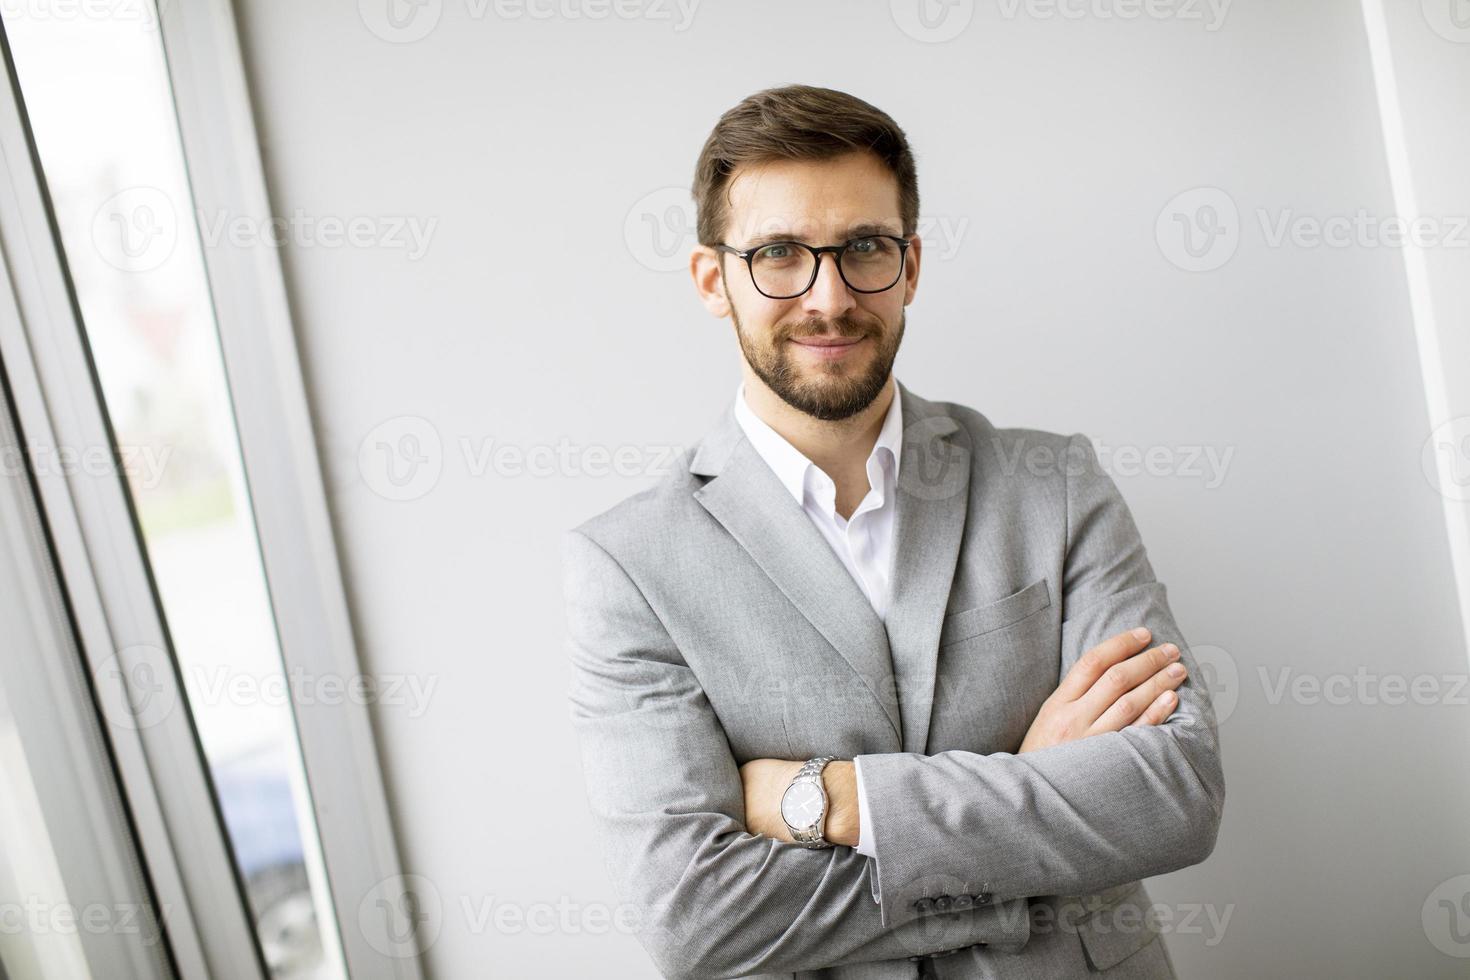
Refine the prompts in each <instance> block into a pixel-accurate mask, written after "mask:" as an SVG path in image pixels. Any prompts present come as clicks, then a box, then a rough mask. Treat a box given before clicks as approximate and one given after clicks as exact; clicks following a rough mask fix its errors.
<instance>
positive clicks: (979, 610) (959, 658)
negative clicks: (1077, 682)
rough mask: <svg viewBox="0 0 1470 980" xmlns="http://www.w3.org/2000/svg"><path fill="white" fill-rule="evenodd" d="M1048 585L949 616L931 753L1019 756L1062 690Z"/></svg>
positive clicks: (943, 629)
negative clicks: (1043, 712) (1049, 701)
mask: <svg viewBox="0 0 1470 980" xmlns="http://www.w3.org/2000/svg"><path fill="white" fill-rule="evenodd" d="M1056 611H1057V610H1056V609H1055V608H1054V607H1053V604H1052V596H1051V588H1050V586H1049V585H1048V583H1047V580H1046V579H1045V578H1039V579H1037V580H1036V581H1035V582H1032V583H1031V584H1030V585H1027V586H1025V587H1024V588H1021V589H1019V590H1018V591H1016V592H1013V593H1011V594H1010V595H1007V596H1004V597H1003V598H1000V599H996V600H994V601H993V602H988V603H985V604H983V605H979V606H973V607H971V608H969V609H962V610H960V611H959V612H956V613H951V614H950V615H949V616H946V617H945V619H944V623H943V625H942V627H941V629H940V634H939V661H938V664H937V665H936V669H937V676H936V678H935V680H936V685H935V692H934V698H935V705H934V714H933V716H932V717H931V719H930V731H929V749H930V750H931V751H941V750H943V749H947V748H958V749H966V750H968V751H971V752H1014V751H1016V749H1018V748H1019V747H1020V745H1021V742H1022V740H1023V739H1024V738H1025V736H1026V732H1027V730H1028V729H1029V728H1030V727H1031V722H1032V721H1034V720H1035V718H1036V714H1037V712H1038V711H1040V710H1041V705H1042V703H1043V702H1044V701H1045V700H1046V699H1047V698H1048V697H1050V696H1051V693H1052V692H1053V691H1055V690H1056V688H1057V684H1058V683H1059V682H1060V680H1059V677H1058V674H1059V671H1060V668H1061V646H1060V644H1061V636H1060V626H1059V624H1058V623H1057V616H1055V615H1053V613H1055V612H1056Z"/></svg>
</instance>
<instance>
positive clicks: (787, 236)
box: [745, 221, 903, 251]
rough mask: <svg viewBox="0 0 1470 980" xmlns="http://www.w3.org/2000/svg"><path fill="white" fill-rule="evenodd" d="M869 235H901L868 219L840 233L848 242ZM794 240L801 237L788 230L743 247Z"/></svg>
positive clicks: (764, 236) (760, 238) (843, 239)
mask: <svg viewBox="0 0 1470 980" xmlns="http://www.w3.org/2000/svg"><path fill="white" fill-rule="evenodd" d="M870 235H892V236H893V237H895V238H902V237H903V236H902V235H900V234H899V233H898V232H896V231H892V230H891V229H889V228H888V227H887V226H886V225H881V224H874V223H873V222H870V221H868V222H863V223H862V224H856V225H853V226H852V227H850V228H848V229H847V230H846V231H844V232H843V233H842V241H844V242H850V241H852V240H853V239H854V238H866V237H868V236H870ZM796 241H801V239H799V238H793V237H791V232H789V231H783V232H776V233H774V234H770V235H762V236H760V237H759V238H756V239H754V240H752V241H750V242H748V243H746V246H745V249H746V250H747V251H748V250H750V249H754V248H760V247H761V246H762V245H770V244H772V243H773V242H796ZM802 244H804V245H805V244H808V243H806V242H802Z"/></svg>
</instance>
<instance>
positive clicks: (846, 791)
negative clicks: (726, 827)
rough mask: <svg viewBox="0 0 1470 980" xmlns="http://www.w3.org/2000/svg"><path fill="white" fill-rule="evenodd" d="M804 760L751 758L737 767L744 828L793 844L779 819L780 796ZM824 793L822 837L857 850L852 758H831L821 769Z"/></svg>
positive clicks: (854, 777)
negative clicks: (825, 801) (741, 793)
mask: <svg viewBox="0 0 1470 980" xmlns="http://www.w3.org/2000/svg"><path fill="white" fill-rule="evenodd" d="M805 764H806V760H805V759H801V760H798V761H796V762H789V761H787V760H785V759H751V760H750V761H749V762H747V763H746V764H745V765H743V766H741V767H740V783H741V786H742V788H743V789H744V790H745V829H746V830H748V831H750V832H751V833H752V834H760V835H761V836H764V837H770V838H772V839H773V840H779V841H784V842H786V843H788V844H794V843H796V841H795V839H793V838H792V836H791V831H789V830H787V829H786V821H784V820H782V819H781V797H782V796H783V795H785V793H786V787H788V786H790V785H791V780H792V778H793V777H795V775H796V774H797V772H798V771H799V770H800V769H801V767H802V766H803V765H805ZM822 788H823V789H825V790H826V791H827V816H826V818H825V820H824V821H823V827H822V836H823V837H825V838H827V840H829V841H831V842H832V843H833V844H839V845H843V846H846V847H856V846H857V842H858V805H857V774H856V772H854V770H853V763H852V760H851V759H833V760H832V761H831V762H829V763H827V765H826V766H825V767H823V769H822Z"/></svg>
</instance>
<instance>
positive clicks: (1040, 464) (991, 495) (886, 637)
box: [564, 86, 1225, 980]
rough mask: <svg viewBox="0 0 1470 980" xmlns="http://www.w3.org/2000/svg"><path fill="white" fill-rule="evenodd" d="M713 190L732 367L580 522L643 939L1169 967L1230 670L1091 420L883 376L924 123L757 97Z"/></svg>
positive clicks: (704, 958)
mask: <svg viewBox="0 0 1470 980" xmlns="http://www.w3.org/2000/svg"><path fill="white" fill-rule="evenodd" d="M694 194H695V199H696V204H697V207H698V233H699V242H700V244H699V246H698V247H697V248H695V249H694V252H693V254H692V256H691V263H690V267H691V271H692V273H693V277H694V284H695V287H696V289H697V290H698V292H699V295H700V297H701V299H702V300H703V302H704V304H705V306H706V308H707V309H708V310H709V311H710V313H712V314H713V315H715V316H716V317H720V318H724V317H727V316H728V317H729V318H730V319H731V321H732V324H733V326H734V329H735V335H736V339H737V341H738V343H739V347H740V351H741V354H742V361H741V372H742V377H743V379H744V380H743V382H742V384H741V386H740V389H739V390H738V391H737V393H736V398H735V401H734V404H732V405H731V407H730V408H729V409H727V410H726V411H725V413H724V414H723V416H722V417H721V419H720V420H719V422H718V423H717V424H716V425H715V427H714V429H713V430H712V431H711V432H710V433H709V434H708V435H707V436H706V437H705V438H704V439H703V440H702V441H701V442H700V443H699V444H698V445H697V446H695V447H694V448H693V449H692V450H691V451H690V452H689V453H686V454H685V455H683V456H681V457H680V460H679V462H678V464H677V465H676V466H675V467H674V473H673V474H672V476H670V477H669V478H667V479H665V480H664V481H662V482H661V483H660V484H659V485H657V486H655V487H653V488H652V489H649V490H647V491H644V492H642V493H639V494H636V495H635V496H633V497H630V498H629V499H627V500H625V501H623V502H622V503H620V504H619V505H617V506H616V507H614V508H612V509H611V510H609V511H607V512H606V513H603V514H601V515H599V516H597V517H595V518H593V519H591V520H588V521H586V522H585V523H583V524H582V525H581V526H580V527H578V528H576V529H575V530H573V531H571V532H569V533H568V534H567V536H566V538H565V540H564V547H565V552H564V559H565V568H566V602H567V611H568V627H569V631H570V643H569V653H570V658H571V664H572V668H573V675H572V687H571V690H570V699H571V703H572V717H573V722H574V724H575V726H576V729H577V733H578V737H579V741H580V745H581V751H582V762H583V769H584V775H585V778H586V781H587V786H588V795H589V799H590V801H591V806H592V811H593V814H594V816H595V818H596V824H597V827H598V830H599V833H600V835H601V837H602V844H603V846H604V848H605V853H606V856H607V861H608V867H609V870H610V872H611V874H612V876H613V880H614V884H615V886H616V889H617V892H618V894H619V896H620V897H621V898H622V899H623V901H625V902H626V903H628V904H629V905H630V906H631V907H632V909H633V910H634V911H635V912H636V913H637V922H638V935H639V938H640V940H641V941H642V942H643V944H644V945H645V947H646V948H647V949H648V951H649V953H650V954H651V956H652V957H653V959H654V961H655V962H656V964H657V966H658V967H659V969H660V970H661V971H662V972H663V973H664V975H665V976H670V977H730V976H757V975H759V976H767V975H778V976H796V977H803V978H816V977H822V978H839V980H875V978H911V977H916V976H940V977H951V978H986V977H1007V978H1017V977H1021V978H1037V980H1043V978H1044V980H1057V978H1068V977H1092V976H1097V975H1103V976H1108V977H1129V978H1160V977H1172V976H1173V975H1174V973H1173V969H1172V965H1171V962H1170V960H1169V957H1168V954H1167V953H1166V951H1165V949H1164V944H1163V941H1162V939H1160V938H1159V936H1158V932H1157V929H1158V926H1157V922H1156V920H1155V919H1154V918H1150V917H1148V916H1147V915H1145V913H1146V911H1147V909H1148V907H1149V905H1150V899H1149V897H1148V895H1147V892H1146V891H1145V890H1144V888H1143V886H1142V883H1141V880H1140V879H1142V878H1144V877H1147V876H1149V875H1155V874H1161V873H1164V872H1168V871H1172V870H1175V869H1178V868H1182V867H1186V866H1188V865H1191V864H1195V863H1198V862H1200V861H1202V860H1204V859H1205V858H1206V857H1207V856H1208V855H1209V854H1210V852H1211V850H1212V849H1213V847H1214V842H1215V835H1216V831H1217V828H1218V825H1219V820H1220V813H1221V808H1222V806H1223V802H1224V792H1225V789H1224V779H1223V775H1222V772H1221V766H1220V759H1219V752H1218V746H1217V738H1216V727H1215V718H1214V713H1213V710H1212V708H1211V705H1210V701H1209V697H1208V694H1207V692H1206V690H1205V689H1204V687H1203V686H1202V685H1201V684H1200V681H1199V677H1200V674H1199V671H1198V669H1197V665H1196V664H1195V662H1194V659H1193V657H1192V656H1191V654H1190V653H1189V651H1188V648H1187V647H1186V646H1185V644H1184V640H1183V637H1182V636H1181V635H1180V632H1179V628H1178V626H1177V625H1176V624H1175V622H1174V617H1173V615H1172V613H1171V612H1170V610H1169V605H1168V602H1167V599H1166V596H1165V590H1164V586H1163V585H1162V584H1161V583H1159V582H1158V581H1156V579H1155V577H1154V574H1153V570H1152V568H1151V566H1150V564H1149V562H1148V559H1147V557H1146V554H1145V550H1144V546H1143V544H1142V542H1141V540H1140V538H1139V535H1138V531H1137V529H1136V527H1135V525H1134V522H1133V520H1132V517H1131V516H1130V514H1129V511H1128V509H1127V506H1126V505H1125V504H1124V502H1123V499H1122V497H1121V496H1120V495H1119V493H1118V490H1117V488H1116V487H1115V485H1114V484H1113V482H1112V480H1111V479H1110V478H1109V477H1108V476H1107V475H1106V474H1105V473H1104V472H1103V471H1102V470H1101V469H1100V467H1099V466H1098V462H1097V457H1096V455H1095V453H1094V451H1093V449H1092V446H1091V444H1090V443H1089V442H1088V440H1087V439H1086V438H1084V437H1083V436H1081V435H1080V434H1078V435H1072V436H1070V437H1069V436H1065V435H1059V434H1055V433H1049V432H1042V431H1037V430H1026V429H997V428H995V427H993V426H992V425H991V424H990V423H989V421H987V420H986V418H985V417H984V416H983V415H981V414H980V413H979V412H976V411H974V410H973V409H970V408H966V407H964V406H961V405H956V404H951V403H946V402H937V401H929V400H926V399H924V398H921V397H920V396H918V395H917V394H915V393H913V392H911V391H909V390H908V388H907V387H905V386H904V385H902V384H900V383H898V381H897V379H896V378H895V377H894V376H893V374H892V368H893V364H894V360H895V357H896V355H897V353H898V348H899V344H900V341H901V340H902V338H903V331H904V309H905V307H906V306H907V305H908V304H909V303H910V302H912V300H913V298H914V295H915V292H916V290H917V288H918V280H919V267H920V254H921V251H922V242H921V241H920V239H919V237H918V236H917V235H916V234H915V227H916V224H917V218H918V189H917V181H916V177H915V168H914V161H913V156H912V154H911V152H910V150H909V147H908V145H907V142H906V140H905V138H904V135H903V132H902V131H901V130H900V129H899V128H898V126H897V125H895V124H894V122H893V120H892V119H890V118H889V117H888V116H887V115H886V114H884V113H883V112H881V111H879V110H878V109H876V108H874V107H873V106H871V105H869V104H868V103H866V102H863V101H861V100H858V99H856V98H853V97H852V96H849V95H846V94H843V93H840V92H835V91H832V90H828V89H820V88H812V87H808V86H788V87H785V88H779V89H773V90H767V91H763V92H759V93H757V94H755V95H753V96H751V97H750V98H748V99H746V100H744V101H743V102H741V103H740V104H739V105H737V106H735V107H734V108H733V109H731V110H730V111H729V112H727V113H726V114H725V115H724V116H722V117H721V119H720V120H719V123H718V124H717V125H716V127H715V129H714V131H713V132H712V133H711V135H710V137H709V140H708V141H707V142H706V144H705V147H704V150H703V152H702V154H701V156H700V159H699V162H698V166H697V170H696V177H695V185H694ZM1135 630H1136V631H1137V632H1136V633H1135ZM1084 654H1085V656H1084ZM1173 660H1177V661H1178V663H1175V664H1171V661H1173ZM1171 667H1173V668H1174V670H1173V671H1172V672H1171V670H1170V668H1171ZM1181 667H1182V668H1183V672H1181V671H1180V670H1179V668H1181ZM1181 673H1182V676H1177V675H1180V674H1181Z"/></svg>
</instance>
